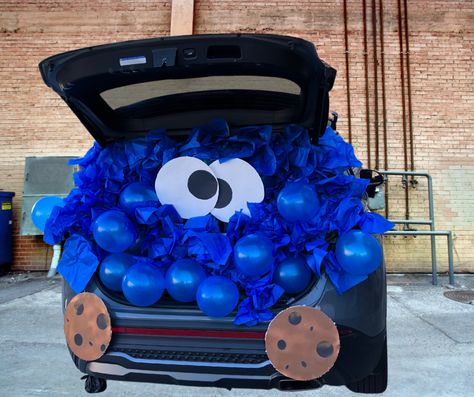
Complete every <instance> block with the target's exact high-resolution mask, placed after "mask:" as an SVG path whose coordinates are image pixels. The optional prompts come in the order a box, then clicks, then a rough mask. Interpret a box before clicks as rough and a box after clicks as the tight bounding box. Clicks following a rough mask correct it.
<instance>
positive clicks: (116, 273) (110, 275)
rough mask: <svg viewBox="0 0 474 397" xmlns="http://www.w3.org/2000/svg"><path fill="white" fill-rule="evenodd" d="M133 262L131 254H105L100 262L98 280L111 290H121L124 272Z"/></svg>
mask: <svg viewBox="0 0 474 397" xmlns="http://www.w3.org/2000/svg"><path fill="white" fill-rule="evenodd" d="M133 264H134V260H133V257H132V256H131V255H127V254H123V253H118V254H111V255H109V256H107V257H106V258H105V259H104V260H103V261H102V263H101V264H100V269H99V278H100V281H102V283H103V284H104V285H105V286H106V287H107V288H109V289H111V290H112V291H118V292H121V291H122V280H123V276H124V275H125V272H126V271H127V270H128V269H129V268H130V267H131V266H132V265H133Z"/></svg>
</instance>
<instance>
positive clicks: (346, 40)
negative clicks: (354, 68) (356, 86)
mask: <svg viewBox="0 0 474 397" xmlns="http://www.w3.org/2000/svg"><path fill="white" fill-rule="evenodd" d="M344 54H345V58H346V98H347V124H348V128H349V143H350V144H352V114H351V84H350V72H349V33H348V28H347V0H344Z"/></svg>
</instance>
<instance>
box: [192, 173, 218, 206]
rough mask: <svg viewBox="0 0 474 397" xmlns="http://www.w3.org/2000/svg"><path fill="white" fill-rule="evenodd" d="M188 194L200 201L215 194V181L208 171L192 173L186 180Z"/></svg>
mask: <svg viewBox="0 0 474 397" xmlns="http://www.w3.org/2000/svg"><path fill="white" fill-rule="evenodd" d="M188 189H189V192H190V193H191V194H192V195H193V196H194V197H196V198H198V199H200V200H208V199H210V198H211V197H214V196H215V194H216V193H217V180H216V178H215V177H214V175H212V174H211V173H210V172H208V171H204V170H197V171H194V172H193V173H192V174H191V175H190V176H189V178H188Z"/></svg>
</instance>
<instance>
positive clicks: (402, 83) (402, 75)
mask: <svg viewBox="0 0 474 397" xmlns="http://www.w3.org/2000/svg"><path fill="white" fill-rule="evenodd" d="M397 3H398V42H399V46H400V87H401V94H402V128H403V161H404V170H405V171H408V149H407V145H408V137H407V125H406V117H407V115H406V107H405V71H404V69H405V62H404V59H403V37H402V30H403V26H402V9H401V7H402V5H401V0H398V1H397ZM404 178H405V179H402V181H403V182H404V187H405V219H410V197H409V194H408V179H407V178H406V175H405V176H404Z"/></svg>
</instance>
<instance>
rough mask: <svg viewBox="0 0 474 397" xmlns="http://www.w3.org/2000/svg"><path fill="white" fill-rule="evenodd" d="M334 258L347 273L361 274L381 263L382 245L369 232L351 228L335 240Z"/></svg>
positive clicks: (371, 270) (368, 271)
mask: <svg viewBox="0 0 474 397" xmlns="http://www.w3.org/2000/svg"><path fill="white" fill-rule="evenodd" d="M336 259H337V261H338V262H339V264H340V265H341V267H342V268H343V269H344V270H345V271H346V272H347V273H350V274H355V275H358V276H363V275H366V274H369V273H372V272H373V271H374V270H375V269H377V268H378V267H379V266H380V265H381V264H382V260H383V252H382V247H381V245H380V243H379V242H378V241H377V239H376V238H375V237H374V236H372V235H371V234H368V233H365V232H363V231H362V230H351V231H349V232H347V233H345V234H343V235H342V236H341V237H339V239H338V240H337V242H336Z"/></svg>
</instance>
